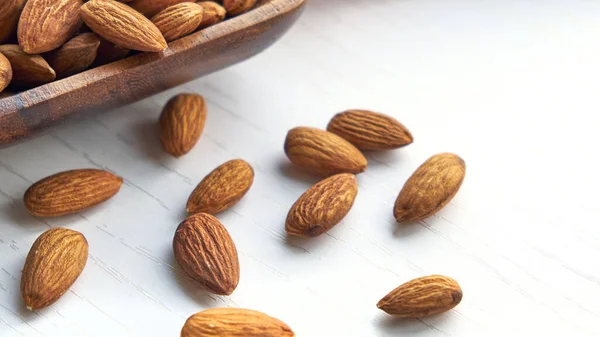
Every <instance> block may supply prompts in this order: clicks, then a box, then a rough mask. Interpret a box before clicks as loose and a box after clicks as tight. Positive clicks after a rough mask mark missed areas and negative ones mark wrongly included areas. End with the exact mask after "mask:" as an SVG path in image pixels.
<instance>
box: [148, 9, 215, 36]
mask: <svg viewBox="0 0 600 337" xmlns="http://www.w3.org/2000/svg"><path fill="white" fill-rule="evenodd" d="M203 12H204V9H202V6H200V5H197V4H195V3H193V2H183V3H180V4H177V5H173V6H171V7H168V8H166V9H164V10H162V11H161V12H159V13H158V14H156V15H155V16H154V17H152V23H154V25H155V26H156V27H157V28H158V30H160V32H161V33H162V34H163V36H164V37H165V40H167V42H171V41H173V40H177V39H178V38H180V37H183V36H186V35H188V34H190V33H192V32H194V31H195V30H196V28H198V26H199V25H200V23H201V22H202V13H203Z"/></svg>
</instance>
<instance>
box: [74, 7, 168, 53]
mask: <svg viewBox="0 0 600 337" xmlns="http://www.w3.org/2000/svg"><path fill="white" fill-rule="evenodd" d="M81 16H82V17H83V21H84V22H85V24H86V25H87V26H88V27H89V28H90V29H91V30H92V31H94V32H95V33H96V34H98V35H100V36H101V37H103V38H104V39H106V40H108V41H110V42H112V43H114V44H117V45H120V46H122V47H125V48H128V49H133V50H139V51H148V52H159V51H163V50H165V49H167V42H166V41H165V39H164V37H163V36H162V34H161V33H160V31H159V30H158V28H156V26H155V25H154V24H153V23H152V22H151V21H150V20H148V19H147V18H146V17H144V16H143V15H142V14H140V13H138V12H136V11H135V10H133V9H132V8H131V7H129V6H127V5H125V4H122V3H120V2H117V1H105V0H90V1H89V2H87V3H86V4H85V5H83V7H81Z"/></svg>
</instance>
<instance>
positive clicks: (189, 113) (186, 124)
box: [158, 94, 206, 157]
mask: <svg viewBox="0 0 600 337" xmlns="http://www.w3.org/2000/svg"><path fill="white" fill-rule="evenodd" d="M205 123H206V104H205V102H204V98H203V97H202V96H200V95H196V94H179V95H177V96H175V97H173V98H171V99H170V100H169V101H168V102H167V105H165V107H164V109H163V111H162V113H161V115H160V119H159V120H158V125H159V128H160V141H161V143H162V145H163V147H164V149H165V150H166V151H167V152H169V153H170V154H171V155H173V156H174V157H181V156H183V155H184V154H186V153H188V152H190V150H191V149H192V148H193V147H194V145H196V143H197V142H198V139H200V136H201V135H202V131H203V130H204V124H205Z"/></svg>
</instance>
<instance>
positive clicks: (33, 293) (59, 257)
mask: <svg viewBox="0 0 600 337" xmlns="http://www.w3.org/2000/svg"><path fill="white" fill-rule="evenodd" d="M87 257H88V243H87V241H86V239H85V237H84V236H83V235H82V234H81V233H79V232H76V231H73V230H70V229H66V228H53V229H50V230H48V231H46V232H44V233H43V234H42V235H40V237H38V238H37V240H35V242H34V243H33V246H32V247H31V250H29V254H27V259H26V260H25V266H23V274H22V275H21V298H22V299H23V302H25V306H27V308H28V309H29V310H36V309H41V308H44V307H47V306H49V305H51V304H53V303H54V302H56V301H58V299H59V298H60V297H61V296H62V295H63V294H64V293H65V292H66V291H67V290H69V288H70V287H71V286H72V285H73V283H75V280H77V278H78V277H79V275H80V274H81V272H82V271H83V268H84V267H85V263H86V262H87Z"/></svg>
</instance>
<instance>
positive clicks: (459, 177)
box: [394, 153, 466, 223]
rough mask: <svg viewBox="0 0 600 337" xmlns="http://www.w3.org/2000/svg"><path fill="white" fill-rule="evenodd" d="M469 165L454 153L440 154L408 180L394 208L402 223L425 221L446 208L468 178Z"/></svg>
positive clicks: (428, 160) (397, 217) (429, 160)
mask: <svg viewBox="0 0 600 337" xmlns="http://www.w3.org/2000/svg"><path fill="white" fill-rule="evenodd" d="M465 170H466V166H465V162H464V161H463V160H462V159H461V158H460V157H459V156H457V155H455V154H452V153H441V154H437V155H435V156H433V157H431V158H429V159H427V161H426V162H425V163H423V164H422V165H421V166H420V167H419V168H418V169H417V170H416V171H415V172H414V173H413V174H412V176H411V177H410V178H409V179H408V181H407V182H406V184H404V187H403V188H402V190H401V191H400V194H399V195H398V198H397V199H396V204H395V205H394V217H395V218H396V221H398V222H399V223H408V222H414V221H418V220H422V219H425V218H427V217H429V216H431V215H433V214H435V213H437V212H438V211H439V210H440V209H442V208H443V207H444V206H446V204H447V203H449V202H450V200H452V198H453V197H454V195H456V192H458V190H459V189H460V186H461V185H462V182H463V180H464V178H465Z"/></svg>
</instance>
